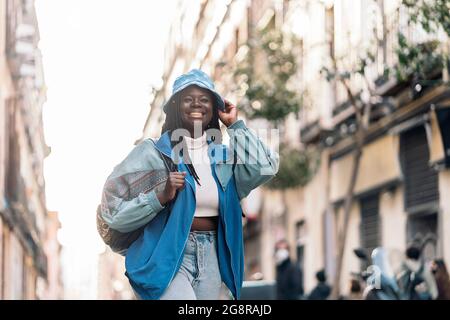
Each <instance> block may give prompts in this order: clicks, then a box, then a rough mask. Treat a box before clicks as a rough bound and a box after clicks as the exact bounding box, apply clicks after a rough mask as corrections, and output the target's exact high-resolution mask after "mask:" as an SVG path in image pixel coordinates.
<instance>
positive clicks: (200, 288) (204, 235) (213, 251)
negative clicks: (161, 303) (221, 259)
mask: <svg viewBox="0 0 450 320" xmlns="http://www.w3.org/2000/svg"><path fill="white" fill-rule="evenodd" d="M221 287H222V279H221V277H220V271H219V263H218V260H217V232H216V231H191V232H190V233H189V238H188V241H187V243H186V247H185V248H184V253H183V262H182V264H181V267H180V269H179V270H178V272H177V274H176V275H175V277H174V278H173V280H172V282H171V283H170V284H169V286H168V287H167V289H166V291H165V292H164V293H163V295H162V296H161V298H160V299H161V300H218V299H219V298H220V295H221Z"/></svg>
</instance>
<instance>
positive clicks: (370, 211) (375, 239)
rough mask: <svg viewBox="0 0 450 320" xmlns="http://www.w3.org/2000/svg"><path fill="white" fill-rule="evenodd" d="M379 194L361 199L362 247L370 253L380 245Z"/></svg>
mask: <svg viewBox="0 0 450 320" xmlns="http://www.w3.org/2000/svg"><path fill="white" fill-rule="evenodd" d="M379 198H380V197H379V194H378V193H377V194H374V195H371V196H367V197H364V198H361V199H360V208H361V225H360V232H361V247H362V248H364V249H366V250H367V253H368V254H369V255H370V254H371V253H372V250H373V249H375V248H376V247H378V246H379V245H380V242H381V239H380V238H381V235H380V215H379Z"/></svg>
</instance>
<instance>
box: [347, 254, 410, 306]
mask: <svg viewBox="0 0 450 320" xmlns="http://www.w3.org/2000/svg"><path fill="white" fill-rule="evenodd" d="M353 252H354V253H355V255H356V256H357V257H358V258H360V259H361V260H363V261H365V262H368V264H369V266H368V267H367V268H366V270H364V271H362V272H359V273H353V274H354V275H356V276H358V277H359V278H360V279H362V280H363V281H364V282H365V284H366V286H365V289H364V291H363V299H365V300H400V299H401V298H402V294H401V290H400V288H399V286H398V284H397V281H396V279H395V275H394V273H393V272H392V269H391V267H390V264H389V261H388V257H387V252H386V250H385V249H384V248H382V247H378V248H375V249H374V250H373V251H372V255H371V258H370V259H369V257H368V255H367V253H366V251H365V250H364V249H355V250H353Z"/></svg>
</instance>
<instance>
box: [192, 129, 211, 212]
mask: <svg viewBox="0 0 450 320" xmlns="http://www.w3.org/2000/svg"><path fill="white" fill-rule="evenodd" d="M185 141H186V144H187V147H188V151H189V157H190V159H191V161H192V165H193V166H194V168H195V171H196V172H197V175H198V176H199V178H200V184H201V185H200V186H199V185H198V184H196V185H195V187H196V191H195V198H196V204H197V206H196V208H195V214H194V216H195V217H212V216H218V215H219V211H218V210H219V194H218V190H217V184H216V181H215V180H214V177H213V175H212V172H211V162H210V160H209V157H208V142H207V141H206V132H204V133H203V136H201V137H198V138H196V139H193V138H191V137H187V136H185ZM194 181H195V180H194Z"/></svg>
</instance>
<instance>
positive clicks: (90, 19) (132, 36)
mask: <svg viewBox="0 0 450 320" xmlns="http://www.w3.org/2000/svg"><path fill="white" fill-rule="evenodd" d="M174 2H175V1H174V0H164V1H148V0H36V11H37V14H38V21H39V28H40V35H41V41H40V44H39V47H40V49H41V51H42V54H43V60H44V75H45V80H46V86H47V88H48V91H47V102H46V103H45V105H44V130H45V139H46V142H47V144H48V145H49V146H50V147H51V149H52V152H51V154H50V155H49V157H48V158H47V159H46V160H45V171H44V172H45V181H46V197H47V207H48V209H49V210H54V211H58V212H59V213H60V220H61V222H62V229H61V232H60V234H59V238H60V241H61V242H62V244H63V245H64V249H65V258H64V266H65V267H66V272H65V276H64V278H65V280H66V282H67V283H68V285H69V286H70V288H69V290H71V291H72V292H77V294H79V295H80V298H85V299H94V298H95V297H96V296H95V295H96V292H95V289H96V283H95V281H96V263H97V261H96V257H97V255H98V253H99V252H101V251H102V250H103V248H104V246H103V244H102V243H101V241H100V238H99V237H98V235H97V231H96V225H95V209H96V206H97V204H98V203H99V201H100V196H101V189H102V187H103V183H104V182H105V179H106V177H107V176H108V174H109V173H110V172H111V171H112V169H113V167H114V166H115V165H116V164H118V163H119V162H120V161H121V160H122V159H123V158H124V157H125V156H126V154H127V153H128V152H129V151H130V150H131V148H132V147H133V142H134V141H135V140H136V139H138V138H140V137H141V135H142V129H143V126H144V123H145V120H146V117H147V114H148V112H149V100H150V92H151V87H152V85H155V84H158V83H159V81H160V78H161V75H162V71H163V70H162V67H163V47H164V44H165V40H166V37H167V32H168V27H169V23H170V21H171V13H172V12H173V8H174Z"/></svg>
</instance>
